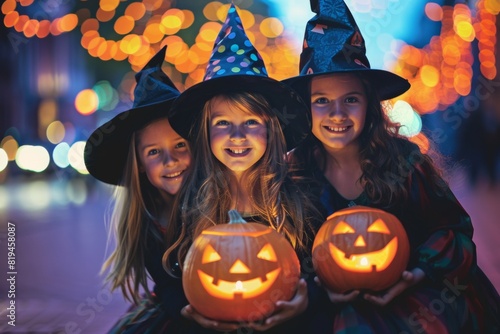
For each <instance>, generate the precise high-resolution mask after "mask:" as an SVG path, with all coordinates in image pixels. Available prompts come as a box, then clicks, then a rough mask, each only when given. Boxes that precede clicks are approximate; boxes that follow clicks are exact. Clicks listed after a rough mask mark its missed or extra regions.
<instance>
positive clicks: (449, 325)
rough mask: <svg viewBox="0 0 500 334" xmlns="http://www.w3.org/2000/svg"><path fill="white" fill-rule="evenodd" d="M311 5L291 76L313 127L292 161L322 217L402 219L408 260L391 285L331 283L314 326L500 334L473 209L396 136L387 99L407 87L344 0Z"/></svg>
mask: <svg viewBox="0 0 500 334" xmlns="http://www.w3.org/2000/svg"><path fill="white" fill-rule="evenodd" d="M311 8H312V9H313V11H314V12H315V14H316V15H314V17H313V18H312V19H310V20H309V22H308V23H307V26H306V32H305V40H304V48H303V51H302V54H301V62H300V64H301V67H300V72H301V73H300V75H299V76H297V77H294V78H290V79H287V80H286V82H287V83H289V84H290V85H292V86H293V87H294V88H295V89H296V91H298V92H299V93H300V94H301V95H302V96H303V97H304V99H307V101H309V104H310V109H311V116H312V130H311V133H310V135H309V136H308V138H307V139H306V140H305V141H304V142H303V143H302V144H301V145H300V146H299V147H297V148H296V149H295V150H294V151H293V152H292V154H290V157H291V159H290V160H291V161H293V162H294V163H295V164H296V167H295V168H296V169H297V170H300V175H301V176H302V177H303V178H306V177H308V181H309V182H307V183H306V185H307V186H308V187H309V188H310V189H311V191H310V192H309V196H310V197H311V198H319V199H320V201H321V203H322V208H323V209H324V211H325V212H324V213H325V216H324V217H325V219H326V217H328V216H329V215H330V214H332V213H334V212H335V211H338V210H341V209H344V208H346V207H351V206H355V205H362V206H369V207H374V208H378V209H382V210H385V211H388V212H390V213H392V214H393V215H394V216H396V217H397V218H398V219H399V220H400V221H401V222H402V224H403V226H404V228H405V230H406V234H407V235H408V239H409V241H410V260H409V263H408V266H407V268H406V270H405V271H404V272H403V273H402V274H401V276H400V278H399V280H398V281H397V282H395V283H394V284H393V285H392V286H390V287H388V288H387V289H385V290H384V291H365V290H362V289H358V290H353V291H346V292H339V291H330V290H329V289H325V292H324V295H325V296H328V299H329V300H328V301H327V303H325V304H323V305H322V306H321V307H318V308H317V310H318V311H317V312H313V313H311V316H310V317H309V318H308V319H309V323H310V328H309V330H308V331H307V333H315V334H316V333H499V332H500V326H499V319H500V317H499V315H500V313H499V310H500V307H499V305H500V302H499V301H500V298H499V296H498V293H497V291H495V288H494V287H493V286H492V284H491V282H490V281H489V280H488V278H487V277H486V276H485V275H484V274H483V272H482V271H481V269H480V268H479V267H478V266H477V262H476V253H475V245H474V242H473V241H472V233H473V228H472V224H471V220H470V217H469V215H468V214H467V213H466V212H465V210H464V209H463V207H462V206H461V205H460V203H459V202H458V201H457V199H456V198H455V196H454V195H453V193H452V192H451V190H450V189H449V187H448V185H447V184H446V182H445V180H444V179H443V178H442V177H441V173H440V171H439V169H438V168H437V166H436V165H435V163H434V161H433V160H432V159H431V156H430V155H429V154H425V153H423V152H421V150H420V149H419V147H418V146H417V145H415V144H413V143H412V142H410V141H409V140H408V139H407V138H405V137H403V136H401V135H399V134H398V131H399V127H400V126H399V124H394V123H391V122H390V121H389V119H388V118H387V115H386V114H385V112H384V109H383V105H382V104H381V100H386V99H390V98H394V97H396V96H398V95H400V94H402V93H404V92H405V91H406V90H407V89H409V87H410V85H409V84H408V82H407V81H406V80H405V79H403V78H401V77H399V76H398V75H396V74H393V73H390V72H388V71H383V70H376V69H370V66H369V63H368V59H367V58H366V55H365V51H366V50H365V44H364V39H363V37H362V35H361V33H360V31H359V29H358V27H357V25H356V22H355V21H354V18H353V16H352V15H351V13H350V11H349V9H348V7H347V6H346V4H345V3H344V1H343V0H311ZM373 225H375V224H373ZM349 232H352V233H350V235H351V236H352V237H353V239H352V240H353V241H354V240H356V247H357V248H359V249H360V252H363V250H365V249H366V248H364V246H363V245H362V243H361V242H359V241H360V240H365V239H363V236H366V235H374V234H372V233H371V232H367V230H365V231H354V229H352V230H350V231H349ZM365 233H366V234H365ZM377 233H378V232H377ZM358 237H360V238H359V239H358ZM363 242H364V241H363ZM353 243H354V242H353ZM379 247H380V248H381V247H382V246H380V245H379ZM380 248H377V249H373V248H371V252H375V251H377V250H379V249H380ZM352 258H354V256H350V257H349V259H350V260H352ZM325 326H326V328H329V330H328V331H325V330H324V329H325Z"/></svg>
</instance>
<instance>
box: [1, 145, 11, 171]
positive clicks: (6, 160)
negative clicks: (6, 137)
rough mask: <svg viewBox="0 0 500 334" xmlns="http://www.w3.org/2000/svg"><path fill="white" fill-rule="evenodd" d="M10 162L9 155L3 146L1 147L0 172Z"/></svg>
mask: <svg viewBox="0 0 500 334" xmlns="http://www.w3.org/2000/svg"><path fill="white" fill-rule="evenodd" d="M8 164H9V157H8V156H7V152H5V150H4V149H3V148H0V172H2V171H3V170H4V169H5V168H7V165H8Z"/></svg>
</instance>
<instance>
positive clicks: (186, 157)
mask: <svg viewBox="0 0 500 334" xmlns="http://www.w3.org/2000/svg"><path fill="white" fill-rule="evenodd" d="M136 150H137V156H138V158H139V164H140V169H141V171H143V172H145V173H146V175H147V177H148V180H149V182H151V184H152V185H153V186H155V187H156V188H158V189H160V190H163V191H165V192H167V193H168V194H170V195H174V194H176V193H177V191H179V188H180V185H181V182H182V179H183V178H184V175H185V173H186V171H187V169H188V167H189V165H190V163H191V153H190V152H189V148H188V143H187V141H186V140H185V139H184V138H182V137H181V136H179V134H177V132H175V131H174V130H173V129H172V127H171V126H170V123H169V121H168V119H160V120H157V121H155V122H153V123H151V124H149V125H148V126H146V127H145V128H143V129H142V130H140V131H138V133H137V145H136Z"/></svg>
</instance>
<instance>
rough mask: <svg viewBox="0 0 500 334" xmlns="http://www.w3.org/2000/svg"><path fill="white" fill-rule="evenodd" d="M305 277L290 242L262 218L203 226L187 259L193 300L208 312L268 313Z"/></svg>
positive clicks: (249, 316)
mask: <svg viewBox="0 0 500 334" xmlns="http://www.w3.org/2000/svg"><path fill="white" fill-rule="evenodd" d="M299 277H300V264H299V260H298V258H297V255H296V253H295V251H294V249H293V248H292V246H291V244H290V243H289V242H288V241H287V240H286V239H285V238H284V237H283V236H282V235H281V234H279V233H278V232H276V231H275V230H274V229H272V228H270V227H268V226H265V225H262V224H257V223H244V224H243V223H237V224H220V225H215V226H213V227H210V228H208V229H206V230H204V231H203V232H202V234H201V235H199V236H198V237H197V238H196V239H195V240H194V242H193V244H192V245H191V247H190V249H189V251H188V253H187V256H186V260H185V262H184V267H183V274H182V284H183V287H184V292H185V294H186V298H187V299H188V301H189V303H190V304H191V305H192V306H193V307H194V309H195V310H197V311H198V312H199V313H201V314H202V315H204V316H205V317H207V318H210V319H214V320H221V321H235V322H248V321H257V320H259V319H262V318H264V317H267V316H269V315H270V314H271V313H273V312H274V310H275V303H276V301H278V300H290V299H291V298H292V297H293V296H294V294H295V291H296V288H297V284H298V281H299Z"/></svg>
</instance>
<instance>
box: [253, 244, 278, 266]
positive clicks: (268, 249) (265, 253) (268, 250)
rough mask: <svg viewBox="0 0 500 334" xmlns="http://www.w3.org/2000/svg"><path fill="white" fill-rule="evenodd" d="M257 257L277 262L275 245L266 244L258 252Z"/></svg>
mask: <svg viewBox="0 0 500 334" xmlns="http://www.w3.org/2000/svg"><path fill="white" fill-rule="evenodd" d="M257 258H259V259H262V260H266V261H270V262H277V261H278V259H277V257H276V253H275V252H274V249H273V246H271V244H266V245H265V246H264V247H262V249H261V250H260V251H259V253H258V254H257Z"/></svg>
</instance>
